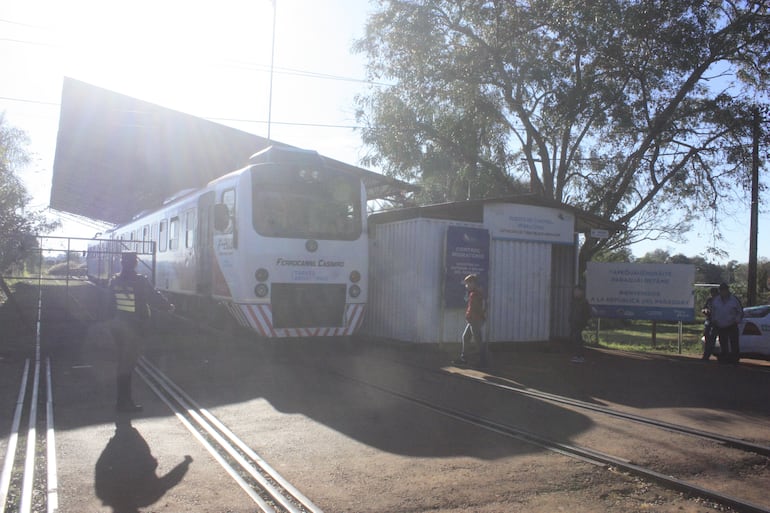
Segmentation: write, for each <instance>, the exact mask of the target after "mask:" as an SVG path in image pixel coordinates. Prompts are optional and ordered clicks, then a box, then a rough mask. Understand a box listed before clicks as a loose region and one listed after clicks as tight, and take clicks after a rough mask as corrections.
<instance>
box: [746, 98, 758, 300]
mask: <svg viewBox="0 0 770 513" xmlns="http://www.w3.org/2000/svg"><path fill="white" fill-rule="evenodd" d="M759 132H760V127H759V108H758V107H754V121H753V127H752V139H753V144H752V149H751V226H750V228H749V230H750V232H751V234H750V238H749V273H748V281H749V283H748V298H747V299H748V303H749V304H748V306H754V305H756V304H757V234H758V224H759V136H760V133H759Z"/></svg>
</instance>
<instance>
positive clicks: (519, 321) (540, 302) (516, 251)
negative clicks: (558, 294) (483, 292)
mask: <svg viewBox="0 0 770 513" xmlns="http://www.w3.org/2000/svg"><path fill="white" fill-rule="evenodd" d="M490 246H491V247H490V262H489V267H490V278H489V282H490V285H489V304H488V307H487V308H488V312H487V326H486V328H487V338H488V340H489V341H490V342H506V341H516V342H525V341H541V340H548V338H549V336H550V310H551V308H550V306H551V249H552V246H551V244H548V243H542V242H525V241H510V240H495V239H493V240H492V241H491V244H490Z"/></svg>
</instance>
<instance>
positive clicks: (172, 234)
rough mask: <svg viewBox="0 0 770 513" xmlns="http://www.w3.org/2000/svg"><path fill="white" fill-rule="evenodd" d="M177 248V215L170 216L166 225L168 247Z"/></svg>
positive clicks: (172, 249) (170, 248)
mask: <svg viewBox="0 0 770 513" xmlns="http://www.w3.org/2000/svg"><path fill="white" fill-rule="evenodd" d="M178 248H179V217H178V216H177V217H172V218H171V221H170V222H169V225H168V249H169V250H171V251H174V250H175V249H178Z"/></svg>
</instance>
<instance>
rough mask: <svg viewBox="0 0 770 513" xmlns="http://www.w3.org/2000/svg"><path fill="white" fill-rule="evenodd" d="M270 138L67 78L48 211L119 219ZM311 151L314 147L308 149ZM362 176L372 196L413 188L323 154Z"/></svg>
mask: <svg viewBox="0 0 770 513" xmlns="http://www.w3.org/2000/svg"><path fill="white" fill-rule="evenodd" d="M269 145H274V146H284V147H289V145H287V144H284V143H280V142H276V141H268V140H267V139H265V138H263V137H259V136H257V135H253V134H250V133H247V132H242V131H240V130H236V129H234V128H230V127H226V126H223V125H219V124H217V123H213V122H211V121H207V120H205V119H201V118H197V117H195V116H190V115H188V114H184V113H181V112H177V111H173V110H170V109H166V108H163V107H160V106H158V105H154V104H151V103H147V102H144V101H141V100H138V99H136V98H131V97H129V96H124V95H121V94H118V93H115V92H112V91H108V90H106V89H102V88H99V87H95V86H92V85H90V84H86V83H84V82H80V81H77V80H73V79H71V78H65V79H64V84H63V88H62V100H61V113H60V117H59V132H58V137H57V140H56V156H55V159H54V168H53V183H52V187H51V200H50V206H51V208H54V209H57V210H61V211H64V212H70V213H73V214H77V215H81V216H85V217H88V218H91V219H96V220H101V221H107V222H109V223H122V222H125V221H128V220H130V219H131V218H132V217H133V216H134V215H135V214H137V213H138V212H141V211H143V210H146V209H150V208H154V207H157V206H159V205H161V204H162V202H163V200H164V199H166V198H168V197H169V196H171V195H172V194H175V193H177V192H179V191H181V190H183V189H188V188H199V187H202V186H203V185H205V184H206V183H208V182H209V181H211V180H213V179H215V178H218V177H220V176H222V175H224V174H226V173H228V172H230V171H234V170H236V169H239V168H241V167H243V166H245V165H246V164H248V161H249V157H250V156H251V155H253V154H254V153H256V152H258V151H260V150H262V149H264V148H266V147H267V146H269ZM307 149H311V150H312V149H313V148H307ZM323 158H324V160H325V162H326V164H327V165H329V166H331V167H334V168H335V169H340V170H343V171H346V172H350V173H355V174H357V175H359V176H361V177H362V178H363V180H364V182H365V184H366V188H367V194H368V196H369V199H377V198H390V197H400V195H401V194H402V193H403V191H411V190H415V189H416V187H414V186H412V185H409V184H406V183H404V182H401V181H398V180H394V179H392V178H389V177H386V176H383V175H381V174H379V173H374V172H372V171H368V170H366V169H362V168H359V167H356V166H353V165H350V164H345V163H343V162H340V161H337V160H334V159H330V158H328V157H323Z"/></svg>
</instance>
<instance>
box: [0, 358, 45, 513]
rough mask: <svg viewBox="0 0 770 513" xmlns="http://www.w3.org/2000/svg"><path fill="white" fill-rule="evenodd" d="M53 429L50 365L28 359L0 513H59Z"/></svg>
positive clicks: (0, 490) (1, 481)
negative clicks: (33, 512)
mask: <svg viewBox="0 0 770 513" xmlns="http://www.w3.org/2000/svg"><path fill="white" fill-rule="evenodd" d="M38 354H39V353H38ZM43 373H44V374H43ZM53 425H54V424H53V396H52V387H51V362H50V360H49V359H46V361H45V365H44V366H43V364H42V362H41V361H40V359H39V358H37V359H36V360H35V361H30V360H29V359H27V360H26V361H25V363H24V370H23V372H22V376H21V380H20V384H19V394H18V398H17V400H16V405H15V409H14V413H13V421H12V424H11V432H10V434H9V437H8V446H7V449H6V454H5V458H4V460H3V467H2V472H0V513H5V512H10V511H13V512H18V513H30V512H32V511H35V512H42V511H47V512H48V513H54V512H56V511H57V510H58V507H59V503H58V491H57V475H56V453H55V440H54V429H53Z"/></svg>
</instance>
